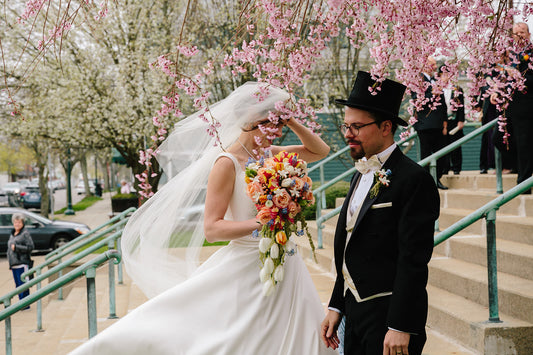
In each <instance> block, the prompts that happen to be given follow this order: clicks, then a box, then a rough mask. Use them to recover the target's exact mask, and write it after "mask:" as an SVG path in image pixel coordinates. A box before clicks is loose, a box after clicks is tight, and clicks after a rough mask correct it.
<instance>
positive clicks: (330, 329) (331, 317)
mask: <svg viewBox="0 0 533 355" xmlns="http://www.w3.org/2000/svg"><path fill="white" fill-rule="evenodd" d="M340 322H341V315H340V313H338V312H335V311H332V310H328V313H327V314H326V318H324V320H323V321H322V324H321V326H320V327H321V330H322V340H323V341H324V344H326V347H328V348H332V349H337V348H338V347H339V338H338V337H337V328H338V327H339V323H340Z"/></svg>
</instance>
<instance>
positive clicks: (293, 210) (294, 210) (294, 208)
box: [287, 201, 302, 218]
mask: <svg viewBox="0 0 533 355" xmlns="http://www.w3.org/2000/svg"><path fill="white" fill-rule="evenodd" d="M287 210H288V211H289V216H290V217H291V218H293V217H294V216H296V215H297V214H298V213H300V211H301V210H302V208H301V207H300V205H299V204H297V203H296V202H294V201H291V202H289V205H288V206H287Z"/></svg>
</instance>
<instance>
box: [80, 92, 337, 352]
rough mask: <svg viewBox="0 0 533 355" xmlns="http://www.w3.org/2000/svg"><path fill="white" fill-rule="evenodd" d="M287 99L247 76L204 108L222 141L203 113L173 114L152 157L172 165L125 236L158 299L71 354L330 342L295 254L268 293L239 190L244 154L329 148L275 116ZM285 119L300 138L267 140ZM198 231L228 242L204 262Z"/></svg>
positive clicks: (319, 152) (131, 265)
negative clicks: (175, 118) (174, 120)
mask: <svg viewBox="0 0 533 355" xmlns="http://www.w3.org/2000/svg"><path fill="white" fill-rule="evenodd" d="M258 96H259V97H258ZM289 100H290V96H289V94H288V93H286V92H285V91H283V90H281V89H279V88H275V87H272V86H267V85H266V84H258V83H254V82H249V83H246V84H244V85H242V86H241V87H239V88H237V89H236V90H235V91H234V92H233V93H232V94H230V95H229V96H228V97H227V98H226V99H224V100H222V101H220V102H218V103H217V104H215V105H213V106H212V107H211V108H210V110H209V113H208V114H210V115H212V117H213V118H215V119H216V120H217V121H218V122H219V126H218V128H217V132H218V135H219V138H220V141H221V142H222V145H223V146H224V147H225V149H222V148H220V147H216V146H214V145H213V144H214V141H215V138H214V137H212V136H210V135H208V134H207V133H206V124H205V122H204V120H203V119H202V118H203V117H202V114H201V113H197V114H195V115H192V116H190V117H188V118H186V119H185V120H183V121H180V122H179V123H178V124H177V125H176V127H175V129H174V131H173V133H172V134H171V135H170V136H169V138H167V140H166V141H165V142H164V144H163V145H162V148H161V150H162V153H161V154H160V157H159V159H160V163H161V166H163V167H165V168H166V171H177V172H178V174H177V175H176V176H174V177H173V178H172V179H171V180H170V181H169V182H168V183H167V184H165V185H164V186H163V188H161V189H160V190H159V191H158V193H157V194H155V195H154V196H153V197H152V198H150V199H149V200H148V201H147V202H146V203H145V204H144V205H143V206H142V207H141V208H140V209H139V210H138V211H136V212H135V213H134V214H133V215H132V217H131V218H130V221H129V222H128V225H127V226H126V228H125V230H124V234H123V238H122V252H123V255H124V261H125V265H126V271H127V273H128V275H129V276H130V277H131V278H132V279H133V280H134V282H135V283H136V284H137V285H138V286H139V287H140V288H141V289H142V290H143V292H145V293H146V294H147V296H149V297H153V298H151V299H150V300H149V301H148V302H146V303H145V304H143V305H141V306H140V307H138V308H137V309H135V310H134V311H132V312H131V313H129V314H128V315H127V316H125V317H124V318H123V319H121V320H120V321H118V322H117V323H115V324H114V325H112V326H110V327H109V328H107V329H106V330H105V331H103V332H102V333H100V334H98V335H97V336H96V337H94V338H92V339H90V340H89V341H88V342H86V343H85V344H83V345H82V346H80V347H79V348H77V349H76V350H74V352H72V354H117V353H121V354H143V355H144V354H206V355H208V354H209V355H211V354H228V355H238V354H260V355H264V354H267V355H268V354H279V355H286V354H301V355H313V354H334V353H335V352H333V351H332V350H330V349H326V348H325V346H324V344H323V343H322V342H321V341H320V322H321V320H322V319H323V317H324V310H323V308H322V305H321V303H320V300H319V298H318V294H317V292H316V289H315V287H314V285H313V282H312V280H311V277H310V275H309V274H308V272H307V269H306V266H305V264H304V262H303V261H302V259H301V257H300V256H299V255H298V253H296V254H294V255H292V256H288V257H287V258H286V260H285V277H284V279H283V281H282V282H280V283H278V284H277V285H276V290H275V292H274V293H273V294H272V295H270V296H263V291H262V284H261V282H260V280H259V271H260V268H261V262H260V259H259V250H258V240H259V238H257V237H254V236H252V234H253V233H254V231H255V230H258V229H259V228H260V225H259V224H258V222H257V220H256V218H255V215H256V210H255V207H254V205H253V203H252V201H251V199H250V198H249V197H248V196H247V195H246V183H245V180H244V168H245V163H246V161H247V160H248V159H249V158H252V159H254V160H257V159H258V158H259V157H260V155H262V154H264V153H265V152H270V153H271V154H276V153H278V152H280V151H282V150H286V151H289V152H296V153H298V154H299V158H300V159H303V160H306V161H307V162H312V161H316V160H319V159H322V158H324V157H325V156H326V155H327V154H328V152H329V147H328V146H327V145H326V143H325V142H324V141H322V139H320V138H319V137H318V136H317V135H315V134H314V133H313V132H311V131H310V130H309V129H308V128H306V127H304V126H303V125H301V124H300V123H299V122H297V121H296V120H294V119H292V118H290V117H285V116H284V115H281V117H278V118H273V116H272V115H274V114H278V115H279V114H280V110H282V107H281V105H283V104H284V103H285V102H288V101H289ZM269 118H270V119H269ZM284 126H287V127H288V128H289V129H291V130H292V131H293V132H294V133H295V134H296V135H297V136H298V138H299V139H300V141H301V143H302V144H301V145H291V146H284V147H281V146H274V145H271V141H272V139H274V138H276V137H279V136H280V135H281V131H282V129H283V127H284ZM209 171H210V172H209ZM208 172H209V173H208ZM205 186H206V188H205ZM203 203H205V212H204V213H203V215H202V213H201V211H202V210H203V208H202V204H203ZM199 211H200V212H199ZM202 220H203V223H202ZM204 238H205V239H207V241H209V242H215V241H230V242H229V244H228V245H226V246H224V247H222V248H220V249H219V250H218V251H216V252H215V253H214V254H213V255H212V256H211V257H209V258H208V259H207V261H205V262H204V263H202V264H199V262H198V259H199V257H200V251H201V250H202V247H201V246H202V245H203V242H204ZM294 238H296V237H294ZM203 249H204V250H205V248H203Z"/></svg>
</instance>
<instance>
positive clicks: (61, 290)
mask: <svg viewBox="0 0 533 355" xmlns="http://www.w3.org/2000/svg"><path fill="white" fill-rule="evenodd" d="M59 264H61V258H59V259H57V265H59ZM61 276H63V270H59V272H58V273H57V278H58V279H59V278H60V277H61ZM57 299H58V300H63V287H60V288H59V289H58V290H57Z"/></svg>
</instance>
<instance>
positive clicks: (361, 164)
mask: <svg viewBox="0 0 533 355" xmlns="http://www.w3.org/2000/svg"><path fill="white" fill-rule="evenodd" d="M355 168H356V169H357V171H359V172H360V173H361V174H363V175H365V174H366V173H368V172H370V171H378V170H379V169H381V162H380V161H379V159H378V157H377V156H376V155H372V156H371V157H370V159H368V160H367V159H366V158H361V159H359V160H358V161H356V162H355Z"/></svg>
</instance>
